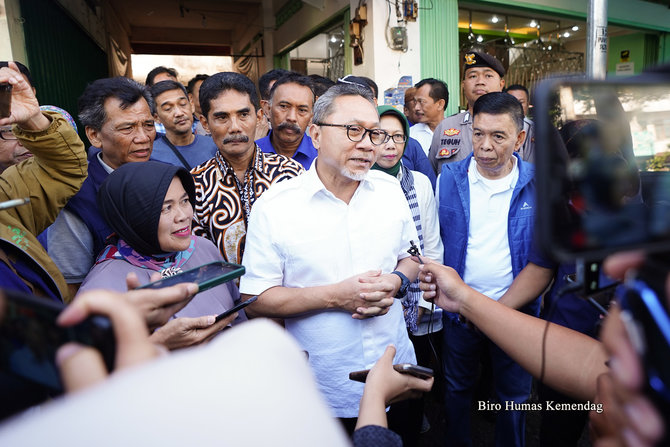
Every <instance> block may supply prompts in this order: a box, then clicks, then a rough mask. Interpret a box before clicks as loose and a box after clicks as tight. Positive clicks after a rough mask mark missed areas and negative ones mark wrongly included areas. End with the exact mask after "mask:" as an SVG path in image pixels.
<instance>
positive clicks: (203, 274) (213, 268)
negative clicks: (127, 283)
mask: <svg viewBox="0 0 670 447" xmlns="http://www.w3.org/2000/svg"><path fill="white" fill-rule="evenodd" d="M244 271H245V270H244V266H241V265H238V264H232V263H230V262H223V261H215V262H211V263H209V264H205V265H201V266H200V267H196V268H194V269H191V270H187V271H185V272H182V273H179V274H177V275H174V276H170V277H168V278H163V279H159V280H158V281H154V282H151V283H149V284H145V285H143V286H140V287H138V289H161V288H163V287H170V286H174V285H176V284H180V283H183V282H194V283H196V284H197V285H198V287H199V290H198V292H204V291H205V290H208V289H211V288H212V287H215V286H218V285H219V284H222V283H224V282H226V281H230V280H231V279H235V278H239V277H240V276H242V275H244Z"/></svg>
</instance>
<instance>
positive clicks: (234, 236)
mask: <svg viewBox="0 0 670 447" xmlns="http://www.w3.org/2000/svg"><path fill="white" fill-rule="evenodd" d="M302 172H304V169H303V168H302V166H300V164H299V163H298V162H296V161H295V160H292V159H290V158H287V157H284V156H283V155H278V154H270V153H263V152H262V151H261V150H260V149H259V148H258V146H256V149H255V152H254V156H253V158H252V160H251V163H250V165H249V167H248V168H247V171H246V172H245V174H244V181H243V182H242V181H240V180H239V179H238V178H237V176H236V175H235V171H234V170H233V167H232V166H231V165H230V164H228V162H226V160H225V159H224V158H223V156H222V155H221V153H220V152H217V153H216V155H215V156H214V157H213V158H212V159H210V160H209V161H207V162H205V163H203V164H201V165H200V166H197V167H195V168H194V169H193V170H192V171H191V174H192V175H193V180H194V181H195V198H196V204H195V212H194V214H193V221H194V222H193V234H195V235H197V236H203V237H206V238H207V239H209V240H211V241H212V242H214V243H215V244H216V246H217V247H218V248H219V251H220V252H221V255H222V256H223V259H224V260H226V261H228V262H233V263H236V264H241V263H242V254H243V253H244V242H245V239H246V234H247V220H248V218H249V213H250V212H251V207H252V206H253V204H254V202H255V201H256V199H257V198H258V197H260V195H261V194H263V193H264V192H265V191H267V189H268V188H269V187H270V185H272V184H274V183H277V182H281V181H282V180H287V179H289V178H292V177H295V176H297V175H298V174H301V173H302Z"/></svg>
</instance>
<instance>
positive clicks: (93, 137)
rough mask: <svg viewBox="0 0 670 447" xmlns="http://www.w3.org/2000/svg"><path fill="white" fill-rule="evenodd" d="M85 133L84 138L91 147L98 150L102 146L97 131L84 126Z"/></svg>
mask: <svg viewBox="0 0 670 447" xmlns="http://www.w3.org/2000/svg"><path fill="white" fill-rule="evenodd" d="M85 132H86V138H88V141H90V142H91V144H92V145H93V146H95V147H97V148H100V147H101V146H102V140H101V135H100V131H99V130H95V129H94V128H92V127H89V126H86V129H85Z"/></svg>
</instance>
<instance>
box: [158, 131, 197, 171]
mask: <svg viewBox="0 0 670 447" xmlns="http://www.w3.org/2000/svg"><path fill="white" fill-rule="evenodd" d="M162 138H163V141H165V144H167V145H168V146H169V147H170V149H172V152H174V154H175V155H176V156H177V158H178V159H179V161H181V164H183V165H184V167H185V168H186V170H187V171H190V170H191V165H189V164H188V162H187V161H186V159H185V158H184V156H183V155H182V154H181V153H180V152H179V151H178V150H177V148H176V147H174V144H172V142H171V141H170V140H168V137H167V135H163V136H162Z"/></svg>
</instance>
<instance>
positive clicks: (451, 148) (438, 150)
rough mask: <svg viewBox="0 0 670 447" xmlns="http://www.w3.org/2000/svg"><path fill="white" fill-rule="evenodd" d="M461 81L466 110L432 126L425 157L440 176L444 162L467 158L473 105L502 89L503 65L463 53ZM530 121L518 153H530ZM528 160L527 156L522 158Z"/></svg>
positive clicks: (470, 143)
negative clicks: (485, 96) (431, 140)
mask: <svg viewBox="0 0 670 447" xmlns="http://www.w3.org/2000/svg"><path fill="white" fill-rule="evenodd" d="M464 58H465V60H464V66H465V68H464V70H463V81H462V82H461V87H462V88H463V94H464V95H465V98H466V99H467V101H468V109H467V110H465V111H464V112H461V113H457V114H455V115H451V116H449V117H447V118H445V119H443V120H442V122H441V123H440V124H438V126H437V127H436V128H435V131H434V133H433V142H432V144H431V145H430V151H429V152H428V159H429V160H430V162H431V164H432V165H433V168H434V169H435V172H436V173H437V174H438V175H439V174H440V171H441V170H442V165H443V164H444V163H451V162H454V161H459V160H463V159H465V158H467V156H468V155H470V153H471V152H472V106H473V105H474V103H475V101H476V100H477V99H478V98H479V97H480V96H482V95H485V94H486V93H491V92H502V90H503V87H504V86H505V80H504V79H503V76H505V68H504V67H503V66H502V64H501V63H500V61H499V60H498V59H496V58H495V57H493V56H491V55H490V54H486V53H479V52H477V51H470V52H467V53H465V55H464ZM531 127H532V122H531V121H530V120H524V129H525V130H526V135H527V136H528V138H526V141H525V142H524V144H523V146H522V147H521V149H519V152H520V153H521V154H526V153H528V154H531V153H532V152H533V146H535V144H534V139H533V138H532V137H530V135H531V130H532V129H530V128H531ZM523 159H524V160H527V159H526V157H523Z"/></svg>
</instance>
